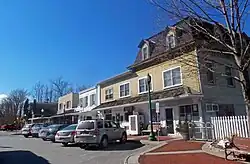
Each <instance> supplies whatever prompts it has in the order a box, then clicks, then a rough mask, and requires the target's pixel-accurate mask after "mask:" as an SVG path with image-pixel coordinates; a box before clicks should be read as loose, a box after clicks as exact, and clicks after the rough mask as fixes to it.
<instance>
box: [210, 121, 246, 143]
mask: <svg viewBox="0 0 250 164" xmlns="http://www.w3.org/2000/svg"><path fill="white" fill-rule="evenodd" d="M211 123H212V124H213V130H214V132H213V139H215V140H219V139H225V138H227V137H229V138H230V137H232V135H233V134H236V135H237V136H239V137H250V136H249V126H248V120H247V116H227V117H211Z"/></svg>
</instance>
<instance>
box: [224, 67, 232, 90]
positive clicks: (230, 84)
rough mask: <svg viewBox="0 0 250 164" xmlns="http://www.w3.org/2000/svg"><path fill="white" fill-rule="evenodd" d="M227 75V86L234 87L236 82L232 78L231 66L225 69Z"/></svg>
mask: <svg viewBox="0 0 250 164" xmlns="http://www.w3.org/2000/svg"><path fill="white" fill-rule="evenodd" d="M225 74H226V79H227V85H228V86H234V81H233V77H232V68H231V67H229V66H226V67H225Z"/></svg>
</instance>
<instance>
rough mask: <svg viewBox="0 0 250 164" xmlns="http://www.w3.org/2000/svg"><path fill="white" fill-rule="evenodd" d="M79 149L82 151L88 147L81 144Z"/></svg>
mask: <svg viewBox="0 0 250 164" xmlns="http://www.w3.org/2000/svg"><path fill="white" fill-rule="evenodd" d="M79 147H80V148H81V149H85V148H86V147H87V145H85V144H79Z"/></svg>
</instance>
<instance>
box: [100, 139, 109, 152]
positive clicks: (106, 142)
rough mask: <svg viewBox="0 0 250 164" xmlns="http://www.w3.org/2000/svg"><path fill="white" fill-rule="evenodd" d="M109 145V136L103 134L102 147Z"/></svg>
mask: <svg viewBox="0 0 250 164" xmlns="http://www.w3.org/2000/svg"><path fill="white" fill-rule="evenodd" d="M107 147H108V137H107V136H103V137H102V140H101V143H100V148H102V149H105V148H107Z"/></svg>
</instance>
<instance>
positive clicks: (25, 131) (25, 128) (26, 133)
mask: <svg viewBox="0 0 250 164" xmlns="http://www.w3.org/2000/svg"><path fill="white" fill-rule="evenodd" d="M34 125H35V124H25V125H24V126H23V128H22V130H21V132H22V135H23V136H24V137H25V138H28V137H29V136H31V128H32V127H33V126H34Z"/></svg>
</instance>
